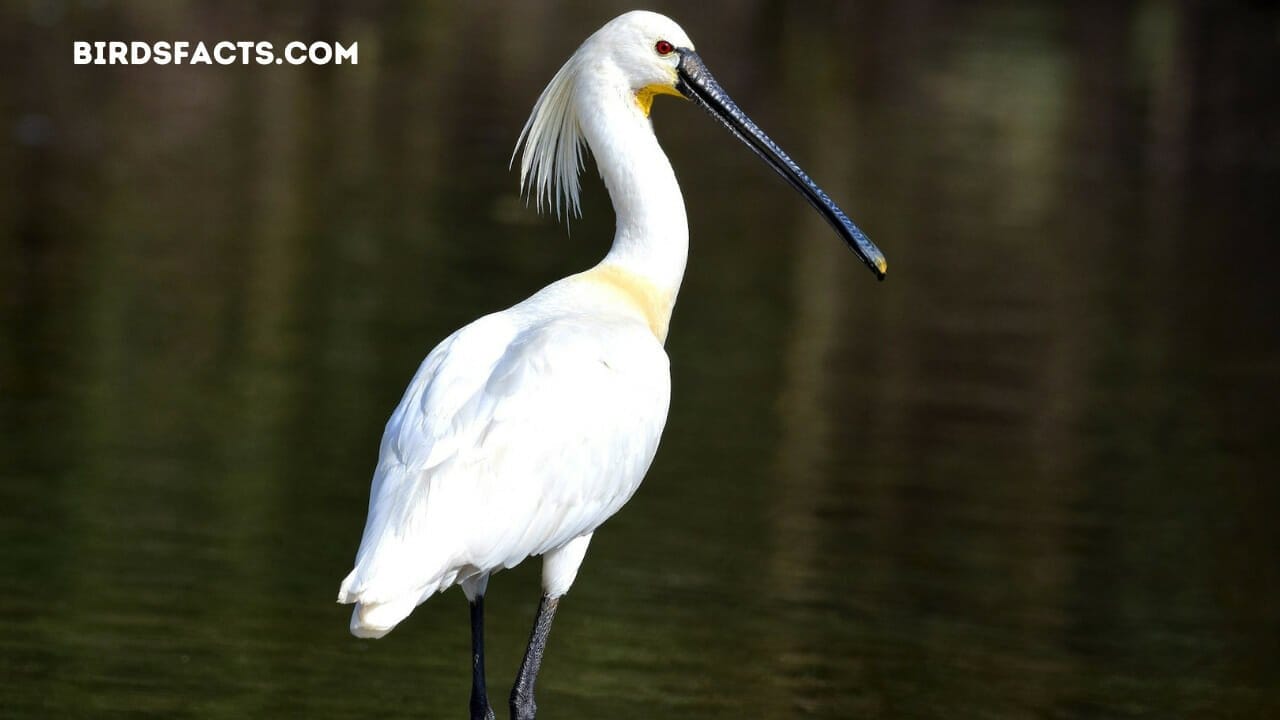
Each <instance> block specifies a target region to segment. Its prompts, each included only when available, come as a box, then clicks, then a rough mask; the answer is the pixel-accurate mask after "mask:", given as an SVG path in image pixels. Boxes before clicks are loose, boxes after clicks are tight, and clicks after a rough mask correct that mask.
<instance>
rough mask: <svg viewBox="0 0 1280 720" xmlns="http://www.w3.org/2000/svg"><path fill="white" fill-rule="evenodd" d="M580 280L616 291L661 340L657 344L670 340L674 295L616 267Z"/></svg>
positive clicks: (600, 269)
mask: <svg viewBox="0 0 1280 720" xmlns="http://www.w3.org/2000/svg"><path fill="white" fill-rule="evenodd" d="M581 277H582V278H583V279H584V280H587V281H588V282H592V283H597V284H599V285H603V286H605V287H608V288H610V289H611V290H613V291H615V292H617V293H618V294H619V295H621V296H622V297H623V298H625V299H626V301H627V303H628V304H630V305H631V306H633V307H634V308H635V309H636V310H637V311H639V314H640V315H641V316H643V317H644V320H645V324H646V325H648V326H649V330H650V331H652V332H653V334H654V337H656V338H658V342H661V343H665V342H666V341H667V327H668V326H669V325H670V323H671V310H672V309H673V308H674V307H675V304H676V299H675V296H674V295H672V294H671V293H669V292H663V291H661V290H659V289H658V288H656V287H654V286H653V283H651V282H649V281H648V280H646V279H644V278H643V277H640V276H639V275H636V274H635V273H631V272H628V271H626V270H623V269H622V268H620V267H618V266H617V265H597V266H595V267H594V268H591V269H590V270H588V271H586V272H584V273H582V274H581Z"/></svg>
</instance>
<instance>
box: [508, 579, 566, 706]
mask: <svg viewBox="0 0 1280 720" xmlns="http://www.w3.org/2000/svg"><path fill="white" fill-rule="evenodd" d="M559 604H560V598H558V597H551V596H550V595H543V596H542V602H541V603H539V604H538V617H537V618H536V619H534V621H533V633H532V634H531V635H530V636H529V647H528V648H527V649H526V650H525V651H524V660H523V661H522V662H521V663H520V672H519V673H518V674H517V675H516V684H515V686H514V687H512V688H511V720H533V716H534V714H535V713H537V711H538V706H537V705H536V704H535V703H534V702H533V683H534V681H535V680H537V679H538V668H539V667H541V666H542V654H543V653H544V652H546V650H547V635H548V634H549V633H550V632H551V621H552V620H554V619H555V617H556V606H557V605H559Z"/></svg>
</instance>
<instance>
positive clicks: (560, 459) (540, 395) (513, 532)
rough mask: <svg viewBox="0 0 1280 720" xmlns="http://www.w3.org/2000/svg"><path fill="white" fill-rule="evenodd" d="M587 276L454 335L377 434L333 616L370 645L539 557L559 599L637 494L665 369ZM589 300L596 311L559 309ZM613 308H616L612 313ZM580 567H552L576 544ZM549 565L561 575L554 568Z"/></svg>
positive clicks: (647, 334) (659, 352)
mask: <svg viewBox="0 0 1280 720" xmlns="http://www.w3.org/2000/svg"><path fill="white" fill-rule="evenodd" d="M612 295H614V293H612V292H611V291H610V290H609V288H608V287H607V286H602V284H601V283H599V282H598V281H596V279H595V278H594V276H593V275H592V274H590V273H586V274H583V275H577V276H574V277H571V278H566V279H565V280H562V281H560V282H558V283H556V284H554V285H552V286H551V287H549V288H547V289H545V290H543V291H542V292H540V293H538V294H537V295H535V296H534V297H532V298H530V299H529V300H527V301H525V302H523V303H521V304H520V305H517V306H516V307H514V308H511V309H510V310H506V311H503V312H499V313H494V314H492V315H488V316H486V317H483V318H481V319H479V320H476V321H475V322H473V323H471V324H470V325H467V326H466V327H464V328H462V329H461V330H459V331H457V332H455V333H454V334H453V335H452V336H450V337H449V338H448V339H446V340H445V341H444V342H442V343H441V344H440V345H439V346H438V347H437V348H436V349H435V350H433V351H432V352H431V354H430V355H429V356H428V357H427V359H426V360H425V361H424V362H423V363H422V366H421V367H420V368H419V369H418V372H417V374H416V375H415V376H414V378H413V381H412V382H411V383H410V384H409V389H408V391H407V392H406V393H405V395H404V398H403V399H402V400H401V401H400V405H399V407H397V408H396V411H395V413H394V414H393V415H392V416H391V420H390V422H388V423H387V428H386V432H385V433H384V435H383V439H382V447H381V450H380V456H379V461H378V467H377V470H376V471H375V473H374V479H373V488H372V491H371V497H370V502H369V518H368V522H367V524H366V526H365V532H364V537H363V539H362V540H361V543H360V550H359V553H358V554H357V557H356V567H355V569H354V570H352V572H351V574H350V575H349V576H348V577H347V579H346V580H345V581H344V582H343V584H342V590H341V592H340V595H339V600H340V601H341V602H355V603H358V605H357V607H356V610H355V612H354V613H353V615H352V621H351V630H352V632H353V633H355V634H356V635H359V636H361V637H380V636H382V635H384V634H386V633H387V632H388V631H390V630H391V628H393V627H395V625H396V623H398V622H400V621H401V620H403V619H404V617H405V616H407V615H408V614H409V612H410V611H412V610H413V608H414V607H415V606H416V605H417V604H418V603H420V602H422V601H423V600H425V599H426V598H427V597H429V596H430V595H432V594H433V593H435V592H437V591H439V590H443V589H444V588H447V587H449V586H451V585H453V584H454V583H456V582H462V581H466V580H468V579H472V578H476V579H477V580H478V581H482V578H483V576H484V575H486V574H488V573H490V572H492V571H494V570H497V569H499V568H509V567H512V566H514V565H516V564H517V563H519V562H520V561H521V560H524V559H525V558H526V557H528V556H530V555H541V554H544V553H546V554H547V558H546V560H545V564H544V570H545V572H544V577H543V585H544V589H545V590H546V591H547V593H548V594H550V595H552V596H559V595H562V594H563V593H564V592H566V591H567V590H568V589H569V585H570V584H571V583H572V582H573V578H574V576H575V575H576V573H577V567H578V563H579V562H581V559H582V558H581V553H582V552H585V543H586V542H587V541H588V540H589V539H590V535H591V533H592V531H594V530H595V529H596V527H598V526H599V525H600V523H601V522H603V521H604V520H605V519H606V518H608V517H609V516H610V515H612V514H613V513H614V512H616V511H617V510H618V508H620V507H621V506H622V504H623V503H625V502H626V501H627V500H628V499H629V498H630V497H631V495H632V493H634V492H635V490H636V488H637V487H638V486H639V484H640V480H641V479H642V478H643V477H644V473H645V471H646V470H647V469H648V467H649V463H650V462H651V461H652V460H653V456H654V453H655V452H656V450H657V446H658V436H659V434H660V433H661V430H662V426H663V423H664V422H665V419H666V414H667V403H668V399H669V395H670V379H669V376H668V370H667V356H666V353H665V352H664V351H663V349H662V346H661V344H660V343H659V342H658V340H657V338H655V337H654V335H653V333H652V332H651V331H650V329H649V327H648V326H647V325H646V324H645V323H644V322H643V321H642V320H641V319H640V318H638V317H635V316H631V317H629V316H628V313H627V312H626V309H625V308H624V307H620V305H622V303H621V302H620V300H619V299H618V298H616V297H611V296H612ZM583 301H587V302H588V303H589V304H590V305H592V306H594V308H595V312H593V313H591V314H583V313H580V312H574V311H572V310H569V307H571V306H572V305H577V304H580V303H582V302H583ZM611 306H619V307H616V308H614V310H613V311H610V310H609V308H610V307H611ZM579 538H581V539H582V540H581V542H580V543H579V544H580V545H581V546H582V547H581V552H577V553H576V559H575V558H574V551H575V550H577V548H571V550H570V552H569V557H566V558H558V557H557V553H558V552H560V551H561V549H562V548H565V547H566V546H567V545H569V544H570V543H571V542H572V541H574V540H575V539H579ZM557 560H561V561H562V562H559V563H557V562H556V561H557Z"/></svg>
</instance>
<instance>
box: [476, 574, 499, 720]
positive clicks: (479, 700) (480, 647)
mask: <svg viewBox="0 0 1280 720" xmlns="http://www.w3.org/2000/svg"><path fill="white" fill-rule="evenodd" d="M471 720H494V714H493V708H492V707H489V695H488V692H487V691H486V690H485V685H484V596H483V595H477V596H476V599H475V600H472V601H471Z"/></svg>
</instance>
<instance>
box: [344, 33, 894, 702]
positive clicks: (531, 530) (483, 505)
mask: <svg viewBox="0 0 1280 720" xmlns="http://www.w3.org/2000/svg"><path fill="white" fill-rule="evenodd" d="M656 95H675V96H682V97H685V98H688V99H690V100H692V101H693V102H694V103H696V104H698V105H700V106H702V107H703V108H705V109H707V110H708V111H709V112H711V113H712V115H713V116H715V117H717V118H718V119H720V120H721V122H723V123H724V124H725V126H726V127H728V128H729V129H730V131H732V132H733V133H734V135H736V136H737V137H738V138H739V139H740V140H742V141H743V142H744V143H746V144H747V146H748V147H750V148H751V149H752V151H754V152H755V153H756V154H757V155H759V156H760V157H761V158H763V159H764V160H765V161H767V162H768V163H769V164H770V166H772V167H773V168H774V169H775V170H776V171H777V172H778V173H779V174H781V175H782V176H783V177H784V178H785V179H786V180H787V181H788V182H789V183H790V184H791V185H792V186H794V187H795V188H796V189H798V190H800V191H801V193H802V194H804V196H805V197H806V198H807V199H808V200H809V202H810V203H811V204H812V205H813V206H814V207H815V208H817V209H818V210H819V211H820V212H821V213H822V214H823V215H824V216H825V217H826V218H827V220H828V221H829V222H830V223H831V224H832V226H833V227H834V228H835V229H836V231H837V232H838V233H839V234H840V235H841V237H843V238H844V239H845V241H846V242H847V243H848V244H849V246H850V247H851V248H852V249H853V250H854V251H855V252H856V253H857V254H858V255H859V256H860V257H861V259H862V260H863V262H865V263H866V264H867V265H868V266H869V267H870V268H871V269H872V270H873V271H874V272H875V273H876V274H877V276H879V277H881V278H883V276H884V271H885V261H884V256H883V255H881V253H880V251H879V250H878V249H877V248H876V247H875V245H873V244H872V243H871V241H870V240H868V239H867V238H866V236H865V235H863V234H862V233H861V231H859V230H858V229H857V228H856V227H855V226H854V225H853V223H851V222H850V221H849V219H848V218H847V217H846V216H845V215H844V213H843V212H841V211H840V209H839V208H838V207H836V205H835V204H834V203H833V202H832V201H831V200H830V198H828V197H827V196H826V194H825V193H823V192H822V190H821V189H819V188H818V186H817V185H815V184H814V183H813V181H812V180H810V179H809V178H808V176H807V175H805V174H804V173H803V172H802V171H801V170H800V168H799V167H798V166H796V164H795V163H794V162H792V161H791V159H790V158H789V157H787V156H786V154H785V153H783V152H782V151H781V149H779V148H778V147H777V145H775V144H774V143H773V142H772V141H771V140H770V139H769V138H768V137H767V136H766V135H765V134H764V133H763V132H762V131H761V130H760V129H759V128H758V127H757V126H756V125H755V124H754V123H753V122H751V120H750V119H749V118H747V116H746V115H745V114H743V113H742V111H741V110H739V109H738V107H737V106H736V105H735V104H734V103H733V101H732V100H730V99H729V97H728V95H726V94H725V93H724V91H723V90H722V89H721V88H720V86H719V85H718V84H717V83H716V81H715V80H714V79H713V78H712V77H711V75H710V73H708V72H707V70H706V68H705V66H704V65H703V64H702V60H701V59H700V58H699V57H698V55H697V54H696V53H695V52H694V49H693V43H692V42H691V41H690V40H689V37H688V36H687V35H685V33H684V31H683V30H681V29H680V27H679V26H678V25H677V24H676V23H675V22H674V21H672V20H671V19H669V18H667V17H664V16H662V15H658V14H655V13H651V12H641V11H636V12H630V13H627V14H625V15H622V16H620V17H618V18H616V19H614V20H612V21H611V22H609V23H608V24H606V25H605V26H604V27H602V28H601V29H600V30H599V31H597V32H596V33H595V34H593V35H592V36H591V37H589V38H588V39H587V40H586V42H584V43H583V44H582V46H581V47H579V48H578V50H577V51H576V52H575V53H574V54H573V56H572V57H570V58H569V61H568V62H566V63H565V65H564V66H563V67H562V68H561V69H560V71H559V72H557V73H556V75H555V77H554V78H552V80H551V83H550V84H549V85H548V86H547V87H546V89H545V90H544V91H543V92H542V94H541V96H540V97H539V98H538V100H537V103H536V104H535V105H534V107H533V113H532V115H531V116H530V117H529V120H528V122H526V123H525V126H524V130H523V131H522V132H521V134H520V140H519V141H518V142H517V145H516V149H517V152H518V151H519V149H520V145H521V143H523V146H524V154H523V156H522V158H521V162H520V180H521V185H522V187H523V188H525V190H526V191H528V192H530V193H532V194H533V195H535V196H536V199H537V205H538V208H539V209H541V208H542V206H543V205H544V204H546V205H548V206H551V205H554V206H555V208H556V210H557V213H560V212H563V213H566V214H567V213H569V212H573V213H577V212H578V209H579V205H578V194H579V181H578V173H579V171H580V170H581V168H582V145H583V143H585V144H586V145H587V146H588V147H589V148H590V150H591V152H593V153H594V154H595V157H596V164H597V166H598V167H599V169H600V174H601V176H602V178H603V180H604V184H605V186H606V187H607V188H608V191H609V196H610V198H611V199H612V201H613V207H614V211H615V212H616V214H617V228H616V232H615V234H614V238H613V246H612V247H611V248H610V250H609V252H608V254H607V255H606V256H605V258H604V260H602V261H601V262H600V263H599V264H598V265H596V266H595V267H593V268H591V269H589V270H587V271H585V272H582V273H579V274H577V275H572V276H570V277H567V278H564V279H562V280H559V281H557V282H554V283H552V284H551V285H549V286H547V287H546V288H543V289H542V290H541V291H539V292H538V293H536V294H535V295H533V296H532V297H530V298H529V299H527V300H525V301H523V302H521V303H519V304H517V305H515V306H513V307H511V308H508V309H506V310H503V311H501V312H496V313H493V314H491V315H486V316H485V317H482V318H480V319H479V320H476V321H475V322H472V323H471V324H469V325H467V326H466V327H463V328H462V329H461V330H458V331H457V332H455V333H453V334H452V335H450V336H449V337H448V338H446V339H445V340H444V341H443V342H442V343H440V345H438V346H437V347H436V348H435V349H434V350H432V351H431V354H429V355H428V356H427V358H426V360H425V361H423V363H422V365H421V366H420V367H419V368H418V371H417V373H416V374H415V375H414V377H413V380H412V381H411V382H410V383H409V388H408V390H406V391H405V394H404V398H403V399H402V400H401V401H400V404H399V406H398V407H397V408H396V410H395V413H394V414H392V416H391V419H390V421H388V422H387V426H386V431H385V433H384V434H383V437H382V445H381V448H380V450H379V458H378V465H377V469H376V470H375V472H374V476H373V487H372V489H371V492H370V498H369V515H368V520H367V522H366V524H365V528H364V535H363V537H362V538H361V542H360V549H359V551H358V553H357V555H356V562H355V568H354V569H353V570H352V571H351V573H350V574H349V575H348V576H347V577H346V579H345V580H343V582H342V588H341V590H340V591H339V593H338V601H339V602H342V603H355V609H354V612H353V613H352V616H351V632H352V633H353V634H355V635H357V636H359V637H366V638H376V637H382V636H383V635H385V634H387V633H388V632H390V631H391V629H392V628H394V627H395V626H396V624H397V623H399V622H400V621H402V620H404V619H405V617H407V616H408V615H409V613H410V612H412V611H413V609H414V608H415V607H416V606H417V605H418V604H419V603H421V602H423V601H424V600H426V599H427V598H428V597H430V596H431V595H433V594H434V593H437V592H440V591H442V590H444V589H446V588H448V587H450V586H452V585H455V584H460V585H461V586H462V589H463V592H464V593H465V594H466V596H467V600H468V601H469V602H470V605H471V621H472V641H473V658H472V660H473V663H472V666H473V678H472V696H471V716H472V718H475V719H477V720H480V719H483V718H493V711H492V709H491V708H490V705H489V701H488V699H487V697H486V692H485V681H484V642H483V612H484V609H483V600H484V594H485V589H486V587H487V584H488V581H489V576H490V575H491V574H492V573H494V572H496V571H498V570H500V569H502V568H510V567H513V566H515V565H516V564H518V563H520V562H521V561H523V560H524V559H525V558H528V557H530V556H533V555H541V556H542V557H543V560H542V589H543V598H542V602H541V604H540V605H539V608H538V615H537V619H536V621H535V624H534V630H533V633H532V637H531V638H530V641H529V646H528V648H527V650H526V654H525V658H524V662H523V663H522V664H521V667H520V671H519V674H518V676H517V678H516V683H515V686H514V687H513V689H512V692H511V699H510V704H511V713H512V717H513V718H517V719H519V720H526V719H527V718H532V717H533V715H534V711H535V706H534V702H533V686H534V680H535V679H536V676H537V672H538V667H539V665H540V663H541V659H542V654H543V651H544V649H545V644H546V639H547V633H548V631H549V630H550V626H551V620H552V618H553V616H554V613H555V610H556V607H557V604H558V601H559V598H560V597H561V596H562V595H564V594H565V592H567V591H568V590H569V587H570V585H572V584H573V580H574V578H575V576H576V575H577V573H578V567H579V565H581V563H582V559H583V557H584V555H585V554H586V551H587V545H588V543H590V542H591V536H592V533H594V532H595V531H596V529H597V528H598V527H600V525H601V523H603V522H604V521H605V520H606V519H608V518H609V517H610V516H611V515H613V514H614V513H615V512H617V511H618V509H619V508H621V507H622V505H623V504H624V503H626V502H627V500H628V499H629V498H630V497H631V495H632V494H633V493H634V492H635V491H636V488H637V487H639V485H640V481H641V480H642V479H643V478H644V475H645V472H646V471H647V470H648V468H649V464H650V462H652V460H653V457H654V453H655V452H656V451H657V448H658V439H659V437H660V435H661V434H662V428H663V426H664V425H665V423H666V418H667V405H668V400H669V398H670V387H671V381H670V374H669V370H668V361H667V354H666V352H665V351H664V349H663V343H664V342H665V341H666V337H667V326H668V323H669V322H670V320H671V312H672V308H673V307H674V305H675V301H676V293H677V292H678V291H679V289H680V282H681V279H682V277H683V275H684V270H685V260H686V257H687V255H688V240H689V229H688V224H687V222H686V218H685V208H684V200H683V198H682V197H681V194H680V186H679V184H678V183H677V182H676V176H675V172H674V171H673V170H672V168H671V164H670V162H668V160H667V157H666V155H665V154H664V153H663V152H662V148H660V147H659V145H658V141H657V138H656V137H655V136H654V132H653V125H652V123H651V122H650V120H649V111H650V107H651V104H652V102H653V99H654V97H655V96H656ZM512 157H513V160H514V155H513V156H512Z"/></svg>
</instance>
